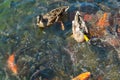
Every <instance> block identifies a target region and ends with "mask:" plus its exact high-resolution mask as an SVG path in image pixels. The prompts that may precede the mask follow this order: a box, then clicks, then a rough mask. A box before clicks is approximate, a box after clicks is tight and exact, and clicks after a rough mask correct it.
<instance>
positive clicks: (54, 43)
mask: <svg viewBox="0 0 120 80" xmlns="http://www.w3.org/2000/svg"><path fill="white" fill-rule="evenodd" d="M12 1H13V2H12ZM71 2H72V1H69V2H60V1H58V2H56V3H54V1H53V0H25V1H24V0H5V1H1V2H0V80H29V79H30V78H31V76H32V75H33V73H35V72H36V71H37V70H40V71H43V72H42V73H46V74H48V75H47V76H46V75H44V76H45V78H48V80H70V79H71V78H72V77H75V76H77V75H78V74H80V73H82V72H85V71H89V72H91V73H92V75H93V77H91V78H90V80H96V78H97V77H98V76H101V77H102V78H103V80H119V79H120V61H119V59H120V58H119V54H120V51H119V47H117V48H116V47H114V46H112V45H110V44H108V43H106V42H105V41H104V42H99V41H98V42H94V43H93V44H88V43H87V42H85V43H77V42H76V41H75V40H74V39H72V38H69V37H68V38H63V37H62V34H63V33H62V30H60V29H59V28H57V29H55V28H53V27H50V28H47V29H45V30H41V29H39V28H38V27H37V26H36V16H37V15H39V14H40V13H41V14H44V13H46V12H47V11H49V10H51V9H53V8H56V7H58V6H62V5H70V4H73V3H71ZM13 53H15V54H16V56H15V64H16V65H17V67H18V74H17V75H14V74H13V72H12V71H11V70H10V69H9V68H8V64H7V60H8V57H9V55H11V54H13ZM45 69H50V70H52V71H53V72H51V73H47V72H46V71H44V70H45ZM40 76H42V75H38V76H37V77H40ZM42 77H43V76H42ZM38 80H40V79H38Z"/></svg>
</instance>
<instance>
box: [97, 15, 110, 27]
mask: <svg viewBox="0 0 120 80" xmlns="http://www.w3.org/2000/svg"><path fill="white" fill-rule="evenodd" d="M107 18H108V14H107V13H104V14H103V16H102V17H101V18H100V19H99V21H98V23H97V26H99V27H101V28H104V27H106V26H109V21H108V19H107Z"/></svg>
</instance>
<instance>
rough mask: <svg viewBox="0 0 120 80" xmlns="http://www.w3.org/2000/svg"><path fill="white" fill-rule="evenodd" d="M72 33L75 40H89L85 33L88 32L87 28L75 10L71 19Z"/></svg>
mask: <svg viewBox="0 0 120 80" xmlns="http://www.w3.org/2000/svg"><path fill="white" fill-rule="evenodd" d="M72 33H73V35H72V37H73V38H74V39H75V40H76V41H77V42H84V41H88V40H89V38H88V37H87V35H86V34H85V33H88V28H87V26H86V24H85V22H84V20H83V18H82V16H81V14H80V12H79V11H76V14H75V17H74V20H73V21H72Z"/></svg>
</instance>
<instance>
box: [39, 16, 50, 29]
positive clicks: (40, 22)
mask: <svg viewBox="0 0 120 80" xmlns="http://www.w3.org/2000/svg"><path fill="white" fill-rule="evenodd" d="M47 23H48V20H47V19H43V16H42V15H39V16H37V26H38V27H40V28H44V27H46V26H47Z"/></svg>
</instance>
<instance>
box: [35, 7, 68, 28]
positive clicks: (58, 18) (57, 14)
mask: <svg viewBox="0 0 120 80" xmlns="http://www.w3.org/2000/svg"><path fill="white" fill-rule="evenodd" d="M68 9H69V6H62V7H58V8H55V9H53V10H51V11H50V12H48V13H46V14H45V15H38V16H37V26H38V27H40V28H45V27H49V26H51V25H52V24H54V23H56V22H60V23H61V28H62V30H64V29H65V28H64V24H63V22H62V21H63V18H64V16H65V15H67V10H68Z"/></svg>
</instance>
